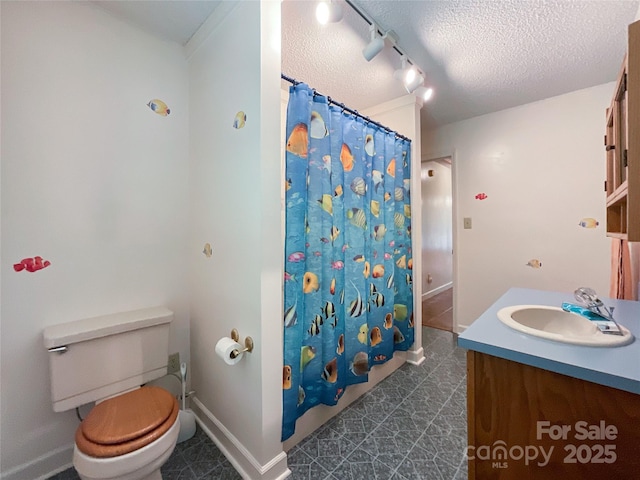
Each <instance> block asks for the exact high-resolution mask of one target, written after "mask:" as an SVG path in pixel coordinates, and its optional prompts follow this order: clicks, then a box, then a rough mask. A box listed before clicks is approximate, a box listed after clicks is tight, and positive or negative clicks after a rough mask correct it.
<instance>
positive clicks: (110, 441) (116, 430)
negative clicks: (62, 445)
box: [76, 386, 179, 457]
mask: <svg viewBox="0 0 640 480" xmlns="http://www.w3.org/2000/svg"><path fill="white" fill-rule="evenodd" d="M178 411H179V407H178V401H177V400H176V399H175V398H174V397H173V396H172V395H171V394H170V393H169V392H167V391H166V390H164V389H163V388H160V387H153V386H149V387H141V388H139V389H137V390H133V391H131V392H128V393H125V394H123V395H120V396H118V397H114V398H110V399H108V400H105V401H104V402H102V403H99V404H98V405H96V406H95V407H94V408H93V409H92V410H91V412H89V415H87V418H85V419H84V420H83V421H82V423H81V424H80V426H79V427H78V429H77V430H76V445H77V446H78V448H79V449H80V450H81V451H82V452H84V453H86V454H87V455H91V456H95V457H114V456H118V455H123V454H125V453H129V452H132V451H134V450H137V449H139V448H142V447H143V446H145V445H147V444H149V443H151V442H152V441H154V440H156V439H157V438H159V437H160V436H162V435H163V434H164V433H165V432H166V431H167V430H168V429H169V428H170V427H171V425H173V423H174V422H175V419H176V417H177V416H178Z"/></svg>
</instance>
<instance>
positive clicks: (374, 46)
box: [362, 23, 384, 62]
mask: <svg viewBox="0 0 640 480" xmlns="http://www.w3.org/2000/svg"><path fill="white" fill-rule="evenodd" d="M369 31H370V32H371V41H370V42H369V43H368V44H367V46H366V47H364V48H363V49H362V55H364V58H365V60H366V61H367V62H370V61H371V60H372V59H373V57H375V56H376V55H378V54H379V53H380V52H381V51H382V49H383V48H384V37H379V36H378V27H377V26H376V24H375V23H372V24H371V25H370V26H369Z"/></svg>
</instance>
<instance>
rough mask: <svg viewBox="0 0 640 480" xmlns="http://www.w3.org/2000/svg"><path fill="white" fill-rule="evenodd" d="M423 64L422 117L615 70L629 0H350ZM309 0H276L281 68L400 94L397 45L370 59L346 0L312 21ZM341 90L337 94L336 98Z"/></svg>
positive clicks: (630, 14) (352, 100)
mask: <svg viewBox="0 0 640 480" xmlns="http://www.w3.org/2000/svg"><path fill="white" fill-rule="evenodd" d="M353 3H354V4H355V5H356V6H357V7H358V8H359V9H361V10H362V11H364V12H366V15H367V16H368V17H369V18H373V19H375V21H376V22H377V23H378V24H379V26H380V28H381V30H389V29H392V30H394V31H395V32H396V33H397V34H398V36H399V42H398V44H399V46H400V47H401V49H402V50H403V51H404V52H406V53H407V55H408V56H409V57H410V58H411V59H412V60H414V61H415V63H416V64H417V65H418V66H419V67H420V68H421V69H422V71H423V72H424V73H425V74H426V77H427V81H428V83H429V84H430V85H432V86H433V87H434V90H435V95H434V97H433V99H432V100H431V101H430V102H429V103H427V104H426V105H425V107H424V108H423V110H422V114H423V115H422V123H423V128H424V127H427V128H429V127H431V126H434V125H441V124H445V123H450V122H454V121H458V120H463V119H466V118H470V117H474V116H477V115H481V114H485V113H490V112H494V111H498V110H502V109H505V108H509V107H513V106H516V105H521V104H524V103H529V102H532V101H536V100H540V99H543V98H548V97H551V96H554V95H559V94H562V93H566V92H570V91H573V90H578V89H581V88H586V87H589V86H593V85H598V84H602V83H606V82H609V81H612V80H615V77H616V74H617V72H618V70H619V68H620V62H621V61H622V58H623V55H624V52H625V46H626V38H627V35H626V30H627V25H628V24H629V23H631V22H632V21H633V20H634V18H635V15H636V12H637V10H638V4H639V2H637V1H615V0H609V1H586V0H585V1H570V0H555V1H554V0H528V1H524V0H500V1H468V0H460V1H401V2H394V1H384V0H368V1H364V0H353ZM310 5H311V4H310V2H304V1H295V0H285V1H284V2H283V3H282V36H283V46H282V69H283V71H286V72H288V73H289V74H290V75H292V76H294V77H295V78H298V79H301V80H305V81H308V82H309V83H310V84H311V85H312V86H314V87H315V88H317V89H318V90H319V91H320V92H322V93H326V94H328V95H331V96H333V97H334V98H336V99H338V100H340V101H343V102H346V103H348V104H349V105H352V106H353V107H354V108H358V109H364V108H366V107H369V106H371V105H375V104H376V103H380V102H381V101H385V100H388V99H389V98H393V97H397V96H400V95H402V94H405V93H406V92H404V90H403V89H402V87H400V86H399V85H398V82H397V81H396V80H394V79H393V78H392V73H393V70H394V69H395V68H398V67H399V64H400V59H399V54H397V53H396V52H395V51H392V50H390V49H387V50H386V51H385V53H386V54H387V55H385V56H383V57H382V58H379V57H380V56H379V57H376V58H374V59H373V60H372V61H371V62H370V63H369V64H367V62H366V61H365V60H364V58H363V57H362V54H361V53H360V52H361V49H362V48H363V47H364V45H365V44H366V42H367V41H368V30H367V24H366V22H365V21H364V20H363V19H362V18H361V17H359V16H358V15H357V14H355V13H354V12H353V10H352V9H351V8H350V7H349V6H348V5H346V4H344V7H345V18H344V19H343V21H342V22H340V23H339V24H329V25H326V26H320V25H318V24H317V22H315V20H314V19H313V13H314V12H313V8H311V7H310ZM342 99H344V100H342Z"/></svg>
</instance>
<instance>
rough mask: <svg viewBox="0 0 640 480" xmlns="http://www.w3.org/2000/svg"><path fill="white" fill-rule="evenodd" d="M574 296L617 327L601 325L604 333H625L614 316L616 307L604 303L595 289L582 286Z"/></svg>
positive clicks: (587, 307) (588, 308)
mask: <svg viewBox="0 0 640 480" xmlns="http://www.w3.org/2000/svg"><path fill="white" fill-rule="evenodd" d="M573 296H574V298H575V299H576V300H577V301H578V302H579V303H580V304H581V305H583V306H584V307H585V308H586V309H587V310H589V311H590V312H592V313H595V314H596V315H598V316H600V317H602V318H603V319H604V320H608V321H610V322H613V324H614V325H615V326H616V327H617V328H615V329H614V328H610V327H605V328H602V327H601V328H600V329H601V330H602V332H603V333H609V334H612V335H622V334H623V333H622V329H621V328H620V325H618V322H616V320H615V319H614V318H613V309H614V307H607V306H606V305H605V304H604V303H602V300H600V299H599V298H598V294H597V293H596V292H595V290H593V289H592V288H589V287H580V288H578V289H577V290H576V291H574V292H573Z"/></svg>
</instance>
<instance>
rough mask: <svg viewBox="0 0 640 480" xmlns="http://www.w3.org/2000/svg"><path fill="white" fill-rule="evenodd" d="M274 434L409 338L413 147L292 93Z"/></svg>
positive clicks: (297, 89)
mask: <svg viewBox="0 0 640 480" xmlns="http://www.w3.org/2000/svg"><path fill="white" fill-rule="evenodd" d="M286 140H287V146H286V159H285V164H286V167H285V171H286V175H285V179H286V180H285V201H286V206H285V217H286V218H285V225H286V227H285V230H286V235H285V236H286V238H285V268H284V270H285V273H284V277H285V278H284V312H283V315H284V366H283V381H282V386H283V428H282V439H283V440H285V439H286V438H288V437H290V436H291V435H292V434H293V433H294V430H295V422H296V420H297V418H298V417H300V416H301V415H302V414H303V413H304V412H306V411H307V410H308V409H309V408H311V407H313V406H315V405H318V404H326V405H335V404H336V403H337V402H338V400H339V399H340V397H341V396H342V395H343V393H344V391H345V388H346V387H347V386H348V385H352V384H356V383H362V382H366V381H367V379H368V372H369V370H370V368H371V367H372V366H373V365H378V364H382V363H384V362H386V361H387V360H389V359H391V358H392V357H393V354H394V351H396V350H407V349H409V347H411V345H412V344H413V339H414V332H413V292H412V283H413V277H412V266H413V265H412V262H413V261H412V254H411V206H410V189H409V184H410V165H411V143H410V141H408V140H403V139H400V138H398V137H396V135H395V133H394V132H388V131H386V130H384V129H382V128H380V127H378V126H376V125H374V124H371V123H370V122H367V121H366V120H364V119H362V118H360V117H356V116H354V115H351V114H348V113H346V112H344V111H343V110H342V108H340V107H338V106H335V105H329V103H328V101H327V98H326V97H324V96H321V95H316V94H314V91H313V90H311V89H310V88H309V87H308V86H307V85H305V84H298V85H295V86H292V87H291V88H290V97H289V105H288V108H287V129H286Z"/></svg>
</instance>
